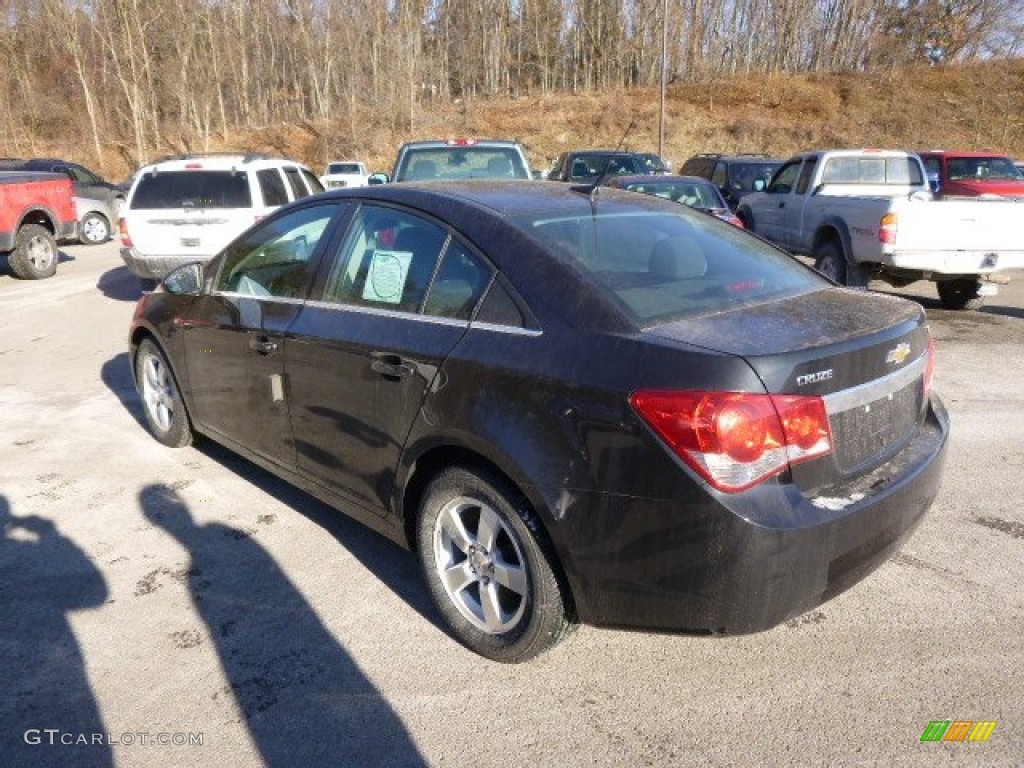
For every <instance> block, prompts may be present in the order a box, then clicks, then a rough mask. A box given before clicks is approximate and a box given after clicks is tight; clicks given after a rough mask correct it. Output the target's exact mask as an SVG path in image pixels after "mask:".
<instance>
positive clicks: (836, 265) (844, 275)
mask: <svg viewBox="0 0 1024 768" xmlns="http://www.w3.org/2000/svg"><path fill="white" fill-rule="evenodd" d="M814 257H815V258H814V268H815V269H816V270H818V271H819V272H820V273H821V274H823V275H824V276H825V277H827V278H828V279H829V280H832V281H833V282H835V283H839V285H846V286H849V287H850V288H866V287H867V284H868V281H867V276H866V275H865V273H864V269H863V267H861V266H860V265H859V264H851V263H850V262H848V261H847V260H846V257H845V256H844V255H843V251H842V249H841V248H840V247H839V244H838V243H836V242H835V240H829V241H828V242H826V243H823V244H822V245H820V246H819V247H818V250H817V251H815V254H814Z"/></svg>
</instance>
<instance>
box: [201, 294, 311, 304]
mask: <svg viewBox="0 0 1024 768" xmlns="http://www.w3.org/2000/svg"><path fill="white" fill-rule="evenodd" d="M209 295H210V296H220V297H221V298H225V299H254V300H256V301H272V302H274V303H276V304H305V303H306V300H305V299H299V298H296V297H294V296H273V295H270V294H268V295H266V296H256V295H255V294H252V293H238V292H236V291H210V293H209Z"/></svg>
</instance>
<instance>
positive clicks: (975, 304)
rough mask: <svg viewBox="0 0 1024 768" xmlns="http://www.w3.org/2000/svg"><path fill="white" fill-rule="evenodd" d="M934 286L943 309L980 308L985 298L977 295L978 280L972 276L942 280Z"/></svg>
mask: <svg viewBox="0 0 1024 768" xmlns="http://www.w3.org/2000/svg"><path fill="white" fill-rule="evenodd" d="M936 287H937V288H938V290H939V301H940V302H942V306H943V308H944V309H981V307H982V305H983V304H984V303H985V298H984V297H983V296H979V295H978V281H977V280H976V279H975V278H973V277H967V278H962V279H960V280H943V281H942V282H940V283H937V285H936Z"/></svg>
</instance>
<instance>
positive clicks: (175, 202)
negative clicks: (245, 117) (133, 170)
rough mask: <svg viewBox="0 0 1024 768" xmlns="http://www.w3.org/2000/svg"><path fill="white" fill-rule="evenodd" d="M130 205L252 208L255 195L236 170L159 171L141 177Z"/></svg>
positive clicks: (146, 206) (247, 181) (145, 207)
mask: <svg viewBox="0 0 1024 768" xmlns="http://www.w3.org/2000/svg"><path fill="white" fill-rule="evenodd" d="M131 207H132V208H133V209H139V210H150V209H160V208H251V207H252V194H251V193H250V191H249V180H248V178H247V177H246V175H245V174H244V173H236V172H234V171H200V170H188V171H159V172H157V173H146V174H144V175H143V176H142V178H141V179H139V183H138V186H137V187H136V188H135V193H134V194H133V195H132V200H131Z"/></svg>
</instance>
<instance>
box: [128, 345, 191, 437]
mask: <svg viewBox="0 0 1024 768" xmlns="http://www.w3.org/2000/svg"><path fill="white" fill-rule="evenodd" d="M135 386H136V388H137V389H138V392H139V398H140V399H141V400H142V411H143V413H144V414H145V417H146V426H148V427H149V431H150V432H152V433H153V437H155V438H156V439H157V440H159V441H160V442H161V443H163V444H164V445H167V446H170V447H171V448H184V447H185V446H186V445H189V444H190V443H191V442H192V438H193V435H192V425H191V423H190V422H189V417H188V412H187V411H186V410H185V402H184V400H182V397H181V390H179V389H178V383H177V381H175V379H174V372H173V371H172V370H171V367H170V365H168V363H167V358H166V356H165V355H164V353H163V352H162V351H161V349H160V347H158V346H157V345H156V343H155V342H154V341H153V340H152V339H144V340H143V342H142V343H141V344H139V349H138V352H136V354H135Z"/></svg>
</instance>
